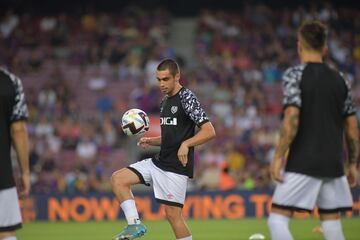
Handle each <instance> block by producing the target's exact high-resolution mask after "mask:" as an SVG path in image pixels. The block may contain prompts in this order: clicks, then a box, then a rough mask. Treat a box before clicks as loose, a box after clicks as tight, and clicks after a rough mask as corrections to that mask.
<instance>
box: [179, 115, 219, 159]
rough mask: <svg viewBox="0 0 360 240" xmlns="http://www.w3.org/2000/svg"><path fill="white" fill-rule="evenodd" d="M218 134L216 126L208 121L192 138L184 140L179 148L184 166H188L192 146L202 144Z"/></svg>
mask: <svg viewBox="0 0 360 240" xmlns="http://www.w3.org/2000/svg"><path fill="white" fill-rule="evenodd" d="M215 136H216V133H215V129H214V126H213V125H212V124H211V122H206V123H204V124H202V125H201V126H200V130H199V131H198V132H197V133H196V134H195V135H194V136H193V137H191V138H189V139H186V140H185V141H183V142H182V144H181V146H180V148H179V150H178V158H179V160H180V162H181V163H182V165H183V166H186V164H187V161H188V153H189V148H190V147H195V146H198V145H201V144H203V143H205V142H207V141H209V140H211V139H213V138H214V137H215Z"/></svg>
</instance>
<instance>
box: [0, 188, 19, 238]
mask: <svg viewBox="0 0 360 240" xmlns="http://www.w3.org/2000/svg"><path fill="white" fill-rule="evenodd" d="M18 199H19V198H18V194H17V191H16V188H15V187H12V188H8V189H4V190H1V191H0V206H1V207H0V239H1V240H16V234H15V231H16V230H17V229H19V228H20V227H21V221H22V220H21V213H20V206H19V201H18Z"/></svg>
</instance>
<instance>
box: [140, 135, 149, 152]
mask: <svg viewBox="0 0 360 240" xmlns="http://www.w3.org/2000/svg"><path fill="white" fill-rule="evenodd" d="M137 145H138V146H140V147H142V148H144V149H145V148H147V147H149V146H150V138H148V137H142V138H140V139H139V141H138V143H137Z"/></svg>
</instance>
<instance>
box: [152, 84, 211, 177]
mask: <svg viewBox="0 0 360 240" xmlns="http://www.w3.org/2000/svg"><path fill="white" fill-rule="evenodd" d="M208 121H209V119H208V117H207V116H206V113H205V111H204V110H203V109H202V108H201V106H200V103H199V101H198V99H197V98H196V96H195V95H194V93H192V92H191V91H190V90H189V89H186V88H184V87H183V88H181V89H180V91H179V92H178V93H177V94H175V95H174V96H170V97H169V96H166V97H165V98H164V99H163V101H162V102H161V108H160V125H161V148H160V153H159V154H158V155H156V156H155V157H154V158H153V162H154V164H155V165H156V166H157V167H159V168H160V169H163V170H165V171H169V172H174V173H178V174H182V175H186V176H188V177H190V178H191V177H193V168H194V148H193V147H191V148H190V149H189V154H188V163H187V165H186V167H184V166H183V165H182V164H181V162H180V160H179V158H178V156H177V152H178V150H179V148H180V145H181V143H182V142H183V141H185V140H186V139H189V138H191V137H193V136H194V134H195V126H201V125H202V124H204V123H206V122H208Z"/></svg>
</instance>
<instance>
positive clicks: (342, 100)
mask: <svg viewBox="0 0 360 240" xmlns="http://www.w3.org/2000/svg"><path fill="white" fill-rule="evenodd" d="M283 93H284V101H283V104H284V108H285V107H287V106H296V107H298V108H300V116H299V128H298V132H297V135H296V137H295V138H294V141H293V142H292V144H291V146H290V151H289V156H288V160H287V163H286V167H285V170H286V171H289V172H296V173H302V174H306V175H310V176H314V177H339V176H343V175H344V167H343V134H344V133H343V131H344V118H345V117H346V116H349V115H352V114H355V112H356V109H355V106H354V101H353V98H352V96H351V90H350V85H349V84H348V83H347V82H346V81H345V80H344V78H343V77H342V75H341V74H340V73H339V72H337V71H335V70H334V69H331V68H330V67H329V66H327V65H326V64H324V63H307V64H303V65H299V66H295V67H292V68H289V69H288V70H287V71H286V72H285V73H284V76H283Z"/></svg>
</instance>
